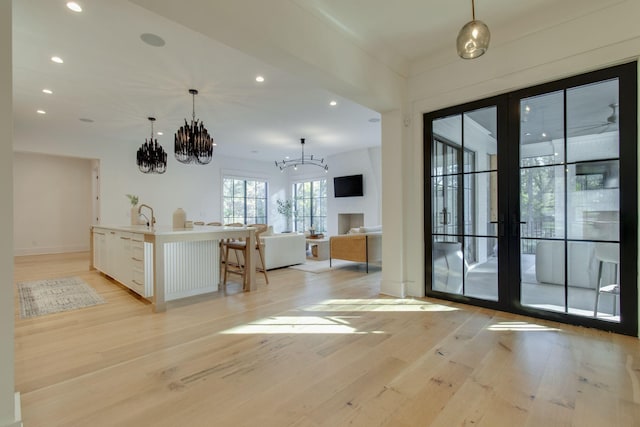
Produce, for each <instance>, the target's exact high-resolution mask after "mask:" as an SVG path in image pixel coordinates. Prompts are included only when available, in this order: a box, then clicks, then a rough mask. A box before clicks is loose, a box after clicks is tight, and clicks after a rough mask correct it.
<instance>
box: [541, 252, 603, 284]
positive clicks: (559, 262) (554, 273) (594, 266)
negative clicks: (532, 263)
mask: <svg viewBox="0 0 640 427" xmlns="http://www.w3.org/2000/svg"><path fill="white" fill-rule="evenodd" d="M598 264H599V263H598V261H597V260H596V258H595V243H592V242H567V265H568V266H569V274H568V275H567V280H568V284H569V286H577V287H581V288H591V289H595V288H596V282H597V280H598ZM536 280H537V281H538V282H540V283H550V284H555V285H564V242H562V241H552V240H548V241H540V242H538V243H537V245H536Z"/></svg>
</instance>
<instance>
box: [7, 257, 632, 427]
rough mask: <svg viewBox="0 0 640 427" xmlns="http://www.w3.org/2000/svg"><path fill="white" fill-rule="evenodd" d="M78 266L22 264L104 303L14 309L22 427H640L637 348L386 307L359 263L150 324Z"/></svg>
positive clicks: (431, 306) (75, 260)
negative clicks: (39, 312)
mask: <svg viewBox="0 0 640 427" xmlns="http://www.w3.org/2000/svg"><path fill="white" fill-rule="evenodd" d="M88 265H89V263H88V254H85V253H82V254H67V255H55V256H30V257H20V258H17V259H16V262H15V280H16V282H18V281H25V280H35V279H46V278H53V277H63V276H68V275H77V276H80V277H81V278H83V279H84V280H85V281H87V282H88V283H90V284H91V285H92V286H93V287H94V288H95V289H96V290H97V291H98V292H99V293H100V294H101V295H102V296H103V297H104V298H105V299H106V300H107V304H103V305H99V306H95V307H90V308H85V309H81V310H76V311H72V312H67V313H59V314H52V315H48V316H42V317H38V318H32V319H25V320H22V319H20V318H19V311H18V302H17V299H16V327H15V344H16V369H15V371H16V389H17V390H18V391H20V392H21V394H22V414H23V419H24V425H25V427H35V426H47V427H49V426H92V427H93V426H136V427H139V426H154V427H155V426H278V427H279V426H297V427H302V426H347V425H348V426H367V427H370V426H398V427H409V426H411V427H413V426H446V427H449V426H463V425H464V426H472V425H473V426H490V427H499V426H509V427H512V426H536V427H537V426H545V427H546V426H581V427H582V426H638V425H640V342H639V340H638V339H636V338H632V337H626V336H621V335H615V334H610V333H604V332H599V331H596V330H590V329H585V328H578V327H570V326H564V325H560V324H555V323H552V322H544V321H540V320H535V319H530V318H526V317H519V316H514V315H509V314H505V313H500V312H495V311H491V310H486V309H481V308H476V307H471V306H464V305H458V304H452V303H448V302H443V301H438V300H433V299H424V300H396V299H392V298H384V297H381V296H379V295H378V288H379V281H380V273H379V271H378V272H374V273H370V274H369V275H366V274H364V271H363V270H360V269H354V268H347V269H341V270H338V271H332V272H328V273H321V274H314V273H306V272H302V271H296V270H292V269H281V270H274V271H271V272H269V280H270V283H271V284H270V285H269V286H266V285H265V284H264V282H263V281H259V287H258V291H256V292H250V293H242V292H240V286H239V285H233V284H232V285H230V286H229V289H228V292H227V295H207V296H202V297H197V298H192V299H190V300H186V301H181V302H179V303H170V304H169V308H168V311H167V312H166V313H161V314H153V313H152V312H151V308H150V306H149V304H148V303H147V302H145V301H143V300H141V299H139V298H136V297H134V296H133V295H132V294H130V293H129V292H128V291H126V290H125V289H124V288H122V287H120V286H118V285H116V284H115V283H114V282H112V281H110V280H108V279H107V278H105V277H104V276H101V275H100V274H98V273H96V272H90V271H88ZM257 277H258V279H259V280H260V276H257Z"/></svg>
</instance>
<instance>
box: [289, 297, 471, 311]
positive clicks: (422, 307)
mask: <svg viewBox="0 0 640 427" xmlns="http://www.w3.org/2000/svg"><path fill="white" fill-rule="evenodd" d="M301 310H302V311H408V312H419V311H423V312H427V311H456V310H458V309H457V308H455V307H449V306H446V305H441V304H434V303H430V302H426V301H419V300H415V299H411V298H399V299H390V298H389V299H387V298H377V299H330V300H325V301H322V302H319V303H318V304H313V305H309V306H306V307H303V308H302V309H301Z"/></svg>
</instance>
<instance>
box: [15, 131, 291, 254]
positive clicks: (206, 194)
mask: <svg viewBox="0 0 640 427" xmlns="http://www.w3.org/2000/svg"><path fill="white" fill-rule="evenodd" d="M160 143H161V144H162V145H164V147H165V149H166V150H167V152H168V153H169V156H168V157H169V158H168V166H167V172H166V173H164V174H162V175H157V174H143V173H141V172H140V171H139V170H138V167H137V166H136V163H135V153H136V150H137V148H138V145H131V144H118V143H117V142H115V143H114V142H111V143H109V144H103V145H101V146H95V145H93V144H87V146H84V147H65V146H63V147H64V148H59V147H60V146H59V145H58V144H57V143H51V142H50V141H27V142H23V143H22V145H21V146H19V147H15V148H16V149H17V150H18V149H21V150H28V151H29V152H31V153H32V154H30V155H28V156H27V155H23V154H20V153H17V154H16V158H17V161H20V162H21V164H23V163H24V165H25V168H26V169H25V170H24V172H21V171H19V172H16V177H17V183H16V186H17V187H16V188H21V189H22V188H31V190H29V191H30V192H33V191H35V190H34V189H33V187H34V186H36V185H37V183H38V182H40V181H42V180H43V174H42V173H41V172H40V171H39V170H42V171H45V170H46V174H53V175H54V176H57V177H59V175H60V174H62V172H61V171H60V168H61V167H63V166H66V167H68V168H69V169H73V170H75V172H73V171H71V170H70V171H68V172H67V173H66V179H70V178H71V177H72V176H75V174H80V175H82V176H84V174H85V172H86V175H87V181H86V182H87V183H88V185H89V187H87V188H88V189H89V191H90V187H91V174H92V169H91V168H92V162H91V161H90V160H87V159H90V158H95V159H98V162H99V188H100V194H99V197H100V212H99V217H100V223H101V224H103V225H127V224H130V222H131V217H130V215H131V209H130V207H131V205H130V204H129V200H128V199H127V197H126V194H135V195H137V196H138V197H139V202H140V203H145V204H147V205H150V206H151V207H152V208H153V209H154V214H155V216H156V219H157V225H159V226H162V225H165V226H169V225H171V224H172V216H173V212H174V211H175V210H176V209H177V208H179V207H181V208H183V209H184V210H185V211H186V213H187V219H188V220H193V221H206V222H209V221H221V220H222V211H221V209H222V207H221V206H222V195H221V194H222V177H223V176H224V175H225V174H229V175H234V176H242V177H256V178H263V179H266V180H267V182H268V185H269V194H270V197H271V201H272V204H275V201H274V200H275V199H276V198H278V196H280V197H283V196H282V195H283V194H284V192H286V191H287V188H288V178H287V176H286V175H283V174H281V173H280V171H279V170H278V169H277V168H276V167H275V166H274V165H273V163H272V162H271V161H268V162H267V161H257V160H246V159H239V158H231V157H226V158H225V157H221V156H216V155H215V152H214V158H213V160H212V162H211V163H210V164H208V165H184V164H181V163H179V162H178V161H177V160H175V159H174V158H173V155H172V151H173V147H170V144H167V143H166V142H163V141H160ZM38 153H40V154H38ZM42 153H46V154H50V155H48V156H42V155H41V154H42ZM77 155H81V156H83V157H86V158H87V159H77V158H70V157H69V156H77ZM27 159H31V160H29V161H27ZM80 164H81V165H83V166H82V167H81V169H82V170H81V171H80V170H79V169H78V168H80V166H79V165H80ZM54 170H55V171H56V172H52V171H54ZM59 178H60V179H62V177H59ZM46 185H49V186H51V187H50V188H49V190H50V192H57V187H58V185H57V184H56V183H54V182H53V180H52V179H49V182H48V183H47V184H46ZM18 186H20V187H18ZM38 191H40V190H38ZM57 196H61V197H64V198H65V199H64V200H62V201H60V202H59V203H57V202H55V200H53V199H55V197H54V198H53V199H52V200H51V202H52V203H55V204H56V205H55V206H51V207H48V208H47V210H48V211H49V214H47V216H50V215H53V216H63V217H64V216H65V215H69V214H68V213H66V214H65V213H63V211H65V210H66V209H67V207H68V206H69V204H75V203H76V200H75V199H72V197H71V196H72V195H70V194H68V193H66V192H63V193H60V194H57V195H56V197H57ZM42 197H45V195H42ZM46 197H48V196H46ZM67 202H72V203H67ZM16 203H17V206H16V209H15V213H16V217H23V216H24V217H25V218H26V219H25V222H30V221H32V222H33V224H34V225H33V226H34V228H36V229H38V230H39V229H41V228H43V227H45V226H48V224H49V223H48V220H47V218H45V216H44V215H42V217H40V216H39V215H35V216H34V215H33V212H32V211H33V208H34V203H29V202H28V201H23V200H20V198H19V197H18V196H16ZM91 211H92V200H91V199H90V198H88V199H86V203H85V206H84V210H83V212H88V217H87V218H88V219H87V220H86V221H83V222H82V224H85V223H86V224H87V226H86V227H85V226H84V225H76V226H75V227H74V229H76V231H77V230H80V229H81V230H82V231H83V232H84V230H85V229H87V230H88V224H89V223H90V222H91ZM40 220H42V222H40ZM278 221H281V218H280V217H279V215H278V214H277V212H276V211H275V209H273V211H271V212H269V223H270V224H272V223H275V224H276V225H277V224H278ZM16 227H17V229H16V236H19V237H20V246H19V245H18V244H16V250H19V249H24V248H25V247H26V248H30V247H32V246H33V245H32V242H33V240H34V236H31V235H30V234H29V233H27V232H26V231H25V230H26V225H25V226H24V227H23V226H22V225H16ZM66 232H67V233H70V232H71V231H70V229H67V230H66ZM51 234H53V232H52V233H51ZM60 236H61V234H60V235H59V237H60ZM41 239H42V238H41V237H40V240H38V241H41ZM82 239H84V241H85V243H86V249H88V241H89V235H88V232H87V234H86V237H83V238H82ZM25 245H26V246H25ZM47 245H48V246H55V247H58V248H60V247H65V248H66V247H70V246H73V245H72V244H71V242H70V241H69V240H65V241H63V240H60V241H58V242H55V241H54V240H51V242H50V243H47Z"/></svg>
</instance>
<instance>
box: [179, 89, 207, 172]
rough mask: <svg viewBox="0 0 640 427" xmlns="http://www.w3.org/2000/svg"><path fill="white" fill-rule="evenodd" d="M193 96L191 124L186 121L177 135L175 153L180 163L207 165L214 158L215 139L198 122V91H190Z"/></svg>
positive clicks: (202, 124)
mask: <svg viewBox="0 0 640 427" xmlns="http://www.w3.org/2000/svg"><path fill="white" fill-rule="evenodd" d="M189 93H190V94H191V96H192V101H193V102H192V104H193V110H192V111H193V113H192V115H191V123H188V122H187V119H185V120H184V126H182V127H181V128H180V129H178V131H177V132H176V134H175V138H174V141H175V144H174V151H175V156H176V159H177V160H178V161H179V162H180V163H185V164H188V163H195V164H198V165H206V164H207V163H209V162H211V159H212V158H213V146H214V145H216V144H215V142H213V138H212V137H211V136H210V135H209V132H208V131H207V129H206V128H205V127H204V123H203V122H202V121H198V120H196V100H195V98H196V95H197V94H198V91H197V90H195V89H189Z"/></svg>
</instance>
